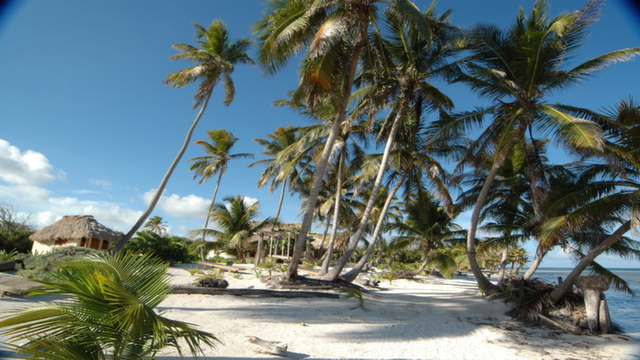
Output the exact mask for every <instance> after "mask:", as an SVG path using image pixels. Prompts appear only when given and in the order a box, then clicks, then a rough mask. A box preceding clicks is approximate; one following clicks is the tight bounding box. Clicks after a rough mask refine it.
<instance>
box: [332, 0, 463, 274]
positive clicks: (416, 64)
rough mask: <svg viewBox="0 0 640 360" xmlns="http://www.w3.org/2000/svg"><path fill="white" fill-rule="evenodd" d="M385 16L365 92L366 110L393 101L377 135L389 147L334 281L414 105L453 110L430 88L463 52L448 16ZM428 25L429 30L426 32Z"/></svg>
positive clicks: (365, 218) (428, 13)
mask: <svg viewBox="0 0 640 360" xmlns="http://www.w3.org/2000/svg"><path fill="white" fill-rule="evenodd" d="M385 15H386V16H385V19H386V20H387V23H388V25H389V28H390V29H391V35H390V38H391V40H387V39H384V38H383V37H382V35H381V33H380V32H379V31H378V32H376V33H374V34H373V36H372V37H373V38H374V41H372V43H371V45H370V48H368V50H370V51H368V54H367V55H368V56H367V57H366V59H367V61H365V65H366V69H365V71H364V73H363V74H362V78H363V81H365V82H368V83H369V89H366V90H364V92H368V93H369V94H370V95H369V96H367V97H365V98H364V101H363V105H362V107H363V108H373V109H378V108H379V106H380V104H381V103H385V102H387V101H388V100H389V99H391V100H392V101H393V102H394V103H393V105H392V108H391V111H390V114H389V116H388V117H387V119H386V121H385V124H384V125H383V126H382V128H381V132H380V134H379V137H380V138H382V137H383V136H384V137H385V138H386V145H385V149H384V152H383V154H382V159H381V161H380V166H379V168H378V174H377V177H376V180H375V182H374V184H373V188H372V191H371V198H370V199H369V202H368V204H367V208H366V209H365V211H364V213H363V215H362V219H361V223H360V227H359V228H358V231H357V232H356V234H355V235H354V236H353V238H352V239H351V242H350V244H349V247H348V248H347V251H346V253H345V254H344V256H343V257H342V258H341V259H340V260H339V261H338V263H337V265H336V266H335V267H334V268H333V269H332V270H331V271H330V272H329V274H327V275H326V277H327V278H328V279H331V280H335V279H336V278H337V277H338V276H339V275H340V272H341V271H342V269H343V268H344V266H345V265H346V263H347V261H348V260H349V258H350V257H351V254H352V252H353V251H354V250H355V249H356V247H357V245H358V243H359V241H360V238H361V237H362V236H363V235H364V230H365V228H366V227H367V225H368V224H367V223H368V221H369V216H370V212H371V209H372V208H373V206H374V204H375V202H376V198H377V196H378V191H379V189H380V186H381V184H382V181H383V178H384V175H385V172H386V169H387V166H388V161H389V156H390V154H391V151H392V149H393V148H394V146H395V141H396V135H397V133H398V131H399V130H400V129H401V128H402V127H403V126H404V125H405V124H406V122H407V121H409V120H410V119H412V117H411V116H407V115H410V112H411V110H412V109H413V108H414V106H415V104H419V106H420V109H419V110H418V114H422V110H423V109H428V110H443V109H450V108H451V107H452V106H453V102H452V101H451V100H450V99H449V98H448V97H447V96H445V95H444V94H443V93H441V92H440V90H439V89H437V88H436V87H435V86H433V85H432V84H430V83H429V81H430V80H431V79H432V78H435V77H438V76H440V77H442V76H443V75H444V74H446V70H447V69H448V62H447V60H448V58H450V56H452V55H453V54H454V53H455V52H456V51H457V50H459V48H457V47H456V46H455V43H454V40H455V37H454V36H455V32H454V29H453V28H452V27H451V26H450V25H449V24H448V17H449V12H447V13H445V14H444V15H443V16H441V17H437V15H436V10H435V3H434V4H432V6H431V7H430V8H429V9H428V10H427V11H426V12H425V13H424V14H420V20H421V21H419V22H411V21H407V18H406V17H404V16H403V15H404V14H403V13H402V12H399V11H398V9H396V8H389V9H388V10H387V11H386V12H385ZM425 24H426V25H427V26H426V31H425V29H424V28H423V25H425ZM369 111H371V110H369ZM374 111H375V110H374ZM385 135H386V136H385ZM374 241H375V239H374ZM369 253H370V252H369Z"/></svg>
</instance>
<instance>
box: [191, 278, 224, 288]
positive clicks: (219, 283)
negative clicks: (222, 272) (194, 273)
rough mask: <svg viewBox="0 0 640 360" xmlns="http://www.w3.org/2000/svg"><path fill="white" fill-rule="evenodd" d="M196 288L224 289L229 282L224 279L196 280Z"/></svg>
mask: <svg viewBox="0 0 640 360" xmlns="http://www.w3.org/2000/svg"><path fill="white" fill-rule="evenodd" d="M197 286H200V287H212V288H219V289H226V288H227V287H228V286H229V282H228V281H227V280H225V279H201V280H198V282H197Z"/></svg>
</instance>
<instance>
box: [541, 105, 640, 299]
mask: <svg viewBox="0 0 640 360" xmlns="http://www.w3.org/2000/svg"><path fill="white" fill-rule="evenodd" d="M596 120H598V121H600V122H601V123H602V124H603V126H604V128H605V131H606V133H605V134H606V137H607V147H606V151H605V154H606V156H605V160H606V161H607V163H608V166H604V165H602V164H596V165H593V166H590V167H588V168H587V170H586V171H585V172H584V173H583V176H586V177H587V178H588V180H589V181H585V182H586V183H587V184H588V185H587V186H583V187H582V188H580V189H579V190H578V191H576V192H575V193H574V194H571V195H569V196H568V198H569V199H570V200H572V201H574V203H575V200H577V201H578V205H577V206H575V207H574V208H573V209H572V211H571V212H569V213H567V214H566V215H564V216H558V217H555V218H553V219H550V220H549V221H548V222H547V223H546V224H545V228H544V234H543V236H544V238H545V239H546V238H551V239H553V238H555V237H557V236H558V234H559V233H560V234H562V233H565V234H566V233H569V234H570V235H574V236H575V234H576V233H577V234H578V235H581V234H582V233H583V232H587V231H589V230H592V229H593V230H595V231H591V232H590V233H588V234H587V235H591V236H588V237H586V240H590V241H582V242H580V243H579V244H578V246H577V247H574V249H575V251H574V253H575V254H576V255H578V258H579V261H578V263H577V264H576V266H575V267H574V269H573V270H572V271H571V272H570V273H569V275H567V277H566V278H565V280H564V281H563V282H562V283H561V284H559V286H558V287H557V288H556V289H555V290H554V291H553V292H552V293H551V294H550V297H551V300H552V301H555V302H557V301H558V300H559V299H560V298H562V296H563V295H564V294H565V293H566V292H567V291H569V290H570V289H571V288H572V286H573V283H574V282H575V280H576V279H577V277H578V276H580V274H581V273H582V272H583V271H584V270H585V269H586V268H587V267H589V266H591V267H592V268H594V269H595V270H603V269H600V268H599V266H597V264H596V263H595V259H596V258H597V257H598V256H599V255H600V254H602V253H603V252H609V253H614V254H616V255H619V256H623V257H632V258H636V259H637V258H640V242H638V241H634V240H632V239H629V238H626V237H625V236H624V235H625V234H626V233H627V232H628V231H630V230H632V229H633V231H637V230H638V229H639V228H640V206H638V203H639V200H640V181H639V180H640V167H639V166H638V165H639V161H638V157H637V154H638V144H640V131H639V129H640V106H638V105H637V104H635V103H634V102H633V100H631V99H629V100H628V101H622V102H621V103H620V104H619V105H618V106H617V107H616V108H614V109H613V110H610V111H607V112H605V113H604V114H602V115H598V116H597V119H596ZM611 165H613V166H611ZM585 199H586V200H585ZM585 242H586V245H585ZM581 245H582V246H581ZM619 287H623V285H621V286H619Z"/></svg>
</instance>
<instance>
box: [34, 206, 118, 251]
mask: <svg viewBox="0 0 640 360" xmlns="http://www.w3.org/2000/svg"><path fill="white" fill-rule="evenodd" d="M120 237H121V236H120V234H118V233H117V232H115V231H113V230H111V229H109V228H107V227H106V226H104V225H102V224H100V223H99V222H97V221H96V220H95V219H94V218H93V216H91V215H68V216H65V217H63V218H62V219H60V220H58V221H56V222H55V223H53V224H52V225H50V226H47V227H46V228H44V229H42V230H40V231H37V232H35V233H33V234H32V235H31V236H30V237H29V239H31V240H33V249H32V252H34V253H36V252H38V253H43V252H48V251H50V250H51V248H53V247H57V246H78V247H86V248H91V249H97V250H109V249H110V248H111V247H112V246H113V245H114V244H115V243H116V242H118V240H119V239H120Z"/></svg>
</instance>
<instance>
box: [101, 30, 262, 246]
mask: <svg viewBox="0 0 640 360" xmlns="http://www.w3.org/2000/svg"><path fill="white" fill-rule="evenodd" d="M193 25H194V26H195V27H196V38H197V39H198V40H197V41H196V43H197V44H198V46H199V47H197V46H192V45H188V44H175V45H173V47H174V48H175V49H176V50H178V51H180V53H178V54H175V55H173V56H171V57H170V58H169V59H171V60H187V61H190V62H193V63H195V64H196V65H195V66H193V67H189V68H185V69H182V70H180V71H177V72H174V73H171V74H169V75H168V76H167V77H166V78H165V79H164V83H165V84H167V85H170V86H172V87H184V86H187V85H189V84H192V83H194V82H198V81H199V82H200V84H199V86H198V91H197V92H196V95H195V96H194V99H195V104H194V106H193V107H194V109H195V108H197V107H198V106H200V110H199V111H198V114H197V115H196V117H195V119H194V120H193V123H192V124H191V127H189V130H188V131H187V136H186V137H185V139H184V142H183V143H182V146H181V147H180V150H179V151H178V154H177V155H176V157H175V159H174V160H173V162H172V163H171V165H170V166H169V169H168V170H167V172H166V173H165V175H164V177H163V178H162V181H160V185H159V186H158V189H156V193H155V194H154V196H153V198H152V199H151V201H150V202H149V206H148V207H147V209H146V210H145V211H144V212H143V213H142V215H141V216H140V218H139V219H138V221H137V222H136V223H135V224H134V225H133V227H132V228H131V230H129V232H128V233H127V234H125V235H124V236H123V238H122V239H121V240H120V241H119V242H118V244H117V245H116V246H115V248H114V249H113V251H115V252H118V251H120V250H122V248H123V247H124V246H125V245H126V244H127V242H128V241H129V239H131V237H132V236H133V235H134V234H135V233H136V231H138V229H140V226H142V224H143V223H144V222H145V220H146V219H147V217H149V215H150V214H151V212H152V211H153V209H154V208H155V207H156V205H157V204H158V201H159V200H160V197H161V196H162V192H163V191H164V189H165V187H166V186H167V182H169V178H170V177H171V174H173V170H174V169H175V168H176V166H178V163H179V162H180V160H181V159H182V156H183V155H184V152H185V151H186V150H187V146H189V143H190V142H191V136H192V134H193V132H194V130H195V129H196V127H197V126H198V123H199V122H200V118H202V115H203V114H204V112H205V110H206V109H207V104H208V103H209V99H210V98H211V94H213V89H214V88H215V86H216V85H217V84H218V81H219V80H220V79H221V78H222V80H223V81H224V90H225V98H224V101H223V102H224V104H225V105H227V106H228V105H229V104H231V102H232V101H233V98H234V96H235V86H234V84H233V79H232V78H231V74H232V73H233V70H234V65H235V64H238V63H241V64H247V63H248V64H253V60H251V58H250V57H249V56H248V55H247V53H246V51H247V49H248V48H249V46H250V45H251V40H249V39H247V38H245V37H243V38H241V39H239V40H237V41H235V42H233V43H231V42H229V32H228V31H227V28H226V26H225V25H224V23H223V22H222V21H220V20H214V21H213V22H212V23H211V25H210V26H209V27H208V28H206V29H205V28H204V27H202V26H201V25H198V24H195V23H194V24H193Z"/></svg>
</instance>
